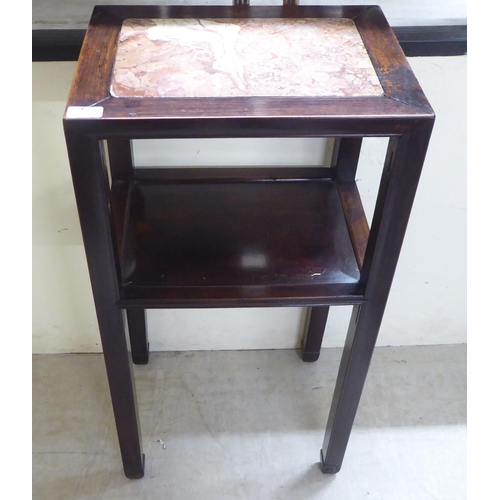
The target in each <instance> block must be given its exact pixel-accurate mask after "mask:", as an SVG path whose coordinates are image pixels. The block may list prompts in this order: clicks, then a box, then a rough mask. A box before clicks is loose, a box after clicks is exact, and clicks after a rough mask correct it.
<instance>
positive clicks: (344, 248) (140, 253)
mask: <svg viewBox="0 0 500 500" xmlns="http://www.w3.org/2000/svg"><path fill="white" fill-rule="evenodd" d="M127 207H128V208H127V211H126V213H127V214H128V216H127V217H126V223H125V228H124V230H123V241H124V244H123V250H122V278H123V283H122V298H121V300H120V305H121V306H123V307H144V308H153V307H162V308H164V307H176V308H177V307H245V306H265V305H269V306H271V305H274V306H278V305H320V304H323V305H326V304H352V303H359V302H361V301H363V296H362V293H361V292H362V291H361V289H360V285H359V277H360V276H359V269H358V263H357V260H356V255H355V252H354V251H353V245H352V242H351V236H352V234H350V229H349V228H348V224H347V222H346V216H345V214H344V208H343V206H342V201H341V197H340V195H339V190H338V189H337V185H336V183H334V182H332V181H331V180H324V179H322V180H318V179H315V180H309V181H304V180H300V181H299V180H279V181H262V182H211V183H208V182H201V181H200V182H197V181H195V182H190V183H178V182H160V183H157V182H151V181H135V182H134V183H133V184H132V185H131V186H130V188H129V190H128V201H127Z"/></svg>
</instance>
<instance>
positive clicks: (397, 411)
mask: <svg viewBox="0 0 500 500" xmlns="http://www.w3.org/2000/svg"><path fill="white" fill-rule="evenodd" d="M340 355H341V351H340V349H323V351H322V353H321V356H320V359H319V360H318V361H317V362H316V363H311V364H308V363H303V362H302V361H301V360H300V358H299V356H298V353H297V352H296V351H293V350H272V351H214V352H206V351H205V352H180V353H152V354H151V359H150V362H149V364H148V365H146V366H137V367H135V376H136V386H137V394H138V400H139V411H140V418H141V427H142V436H143V445H144V452H145V454H146V473H145V477H144V478H142V479H140V480H129V479H126V478H125V476H124V475H123V473H122V469H121V461H120V455H119V451H118V443H117V438H116V433H115V428H114V420H113V415H112V410H111V404H110V399H109V393H108V387H107V381H106V375H105V371H104V365H103V359H102V355H98V354H64V355H61V354H58V355H35V356H33V370H32V373H33V385H32V388H33V420H32V432H33V435H32V450H33V472H32V475H33V482H32V489H33V498H34V499H38V500H42V499H43V500H49V499H50V500H58V499H61V500H79V499H85V500H97V499H99V500H111V499H116V500H118V499H121V500H127V499H134V500H135V499H137V500H140V499H144V500H146V499H147V500H156V499H165V500H177V499H179V500H186V499H212V498H213V499H245V500H253V499H256V500H257V499H259V500H261V499H262V500H267V499H273V500H274V499H286V500H294V499H297V500H298V499H311V500H320V499H321V500H323V499H340V500H349V499H356V500H357V499H364V498H366V499H372V500H374V499H380V500H391V499H397V500H413V499H415V500H425V499H439V500H447V499H450V500H460V499H465V498H466V346H465V345H457V346H419V347H381V348H377V349H376V352H375V355H374V358H373V361H372V366H371V369H370V373H369V376H368V380H367V383H366V386H365V391H364V393H363V398H362V401H361V404H360V407H359V410H358V414H357V418H356V422H355V426H354V429H353V432H352V434H351V439H350V442H349V446H348V449H347V454H346V457H345V461H344V465H343V468H342V470H341V471H340V472H339V473H338V474H337V475H335V476H329V475H323V474H322V473H321V471H320V469H319V466H318V462H319V450H320V448H321V445H322V441H323V433H324V428H325V424H326V419H327V415H328V410H329V405H330V401H331V396H332V393H333V387H334V384H335V378H336V373H337V369H338V364H339V360H340Z"/></svg>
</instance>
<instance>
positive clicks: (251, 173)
mask: <svg viewBox="0 0 500 500" xmlns="http://www.w3.org/2000/svg"><path fill="white" fill-rule="evenodd" d="M134 177H135V179H136V180H139V181H148V180H149V181H154V182H172V183H203V182H207V183H209V182H214V181H216V182H247V181H248V182H258V181H305V180H325V181H326V180H330V178H331V171H330V169H329V168H328V167H234V168H233V167H203V168H192V167H187V168H184V167H175V168H148V167H141V168H139V169H136V171H135V174H134Z"/></svg>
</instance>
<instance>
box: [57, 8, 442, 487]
mask: <svg viewBox="0 0 500 500" xmlns="http://www.w3.org/2000/svg"><path fill="white" fill-rule="evenodd" d="M165 16H168V17H186V18H192V17H196V18H231V17H333V18H335V17H344V18H351V19H353V20H354V22H355V23H356V26H357V28H358V30H359V33H360V35H361V37H362V39H363V41H364V43H365V46H366V48H367V51H368V54H369V56H370V58H371V60H372V63H373V65H374V68H375V70H376V72H377V74H378V77H379V79H380V82H381V84H382V87H383V89H384V95H383V96H380V97H360V98H269V97H245V98H240V97H235V98H223V99H221V98H214V99H211V98H203V99H168V98H161V99H158V98H155V99H150V98H141V99H124V98H114V97H111V96H110V94H109V85H110V78H111V71H112V66H113V61H114V57H115V52H116V45H117V39H118V34H119V31H120V28H121V24H122V21H123V20H124V19H126V18H138V17H139V18H140V17H143V18H157V17H165ZM70 106H82V107H94V106H100V107H102V109H103V115H102V118H98V119H71V118H68V117H67V116H66V115H65V117H64V131H65V136H66V141H67V148H68V155H69V160H70V166H71V172H72V176H73V182H74V188H75V196H76V201H77V206H78V211H79V215H80V221H81V227H82V234H83V239H84V244H85V250H86V255H87V260H88V266H89V272H90V278H91V283H92V290H93V294H94V300H95V306H96V311H97V318H98V322H99V328H100V332H101V338H102V345H103V351H104V358H105V363H106V369H107V374H108V379H109V385H110V391H111V397H112V402H113V408H114V412H115V420H116V425H117V431H118V438H119V442H120V447H121V453H122V460H123V466H124V471H125V474H126V476H127V477H130V478H138V477H142V476H143V474H144V460H143V454H142V449H141V439H140V429H139V421H138V418H137V407H136V400H135V392H134V384H133V373H132V364H131V363H132V361H134V362H136V363H144V362H147V359H148V352H147V351H148V347H147V334H146V325H145V320H144V309H146V308H151V307H158V308H159V307H252V306H310V307H311V309H310V316H309V318H308V321H307V326H306V332H305V336H304V343H303V349H302V353H303V359H304V360H305V361H314V360H316V359H317V358H318V356H319V351H320V347H321V340H322V336H323V332H324V328H325V324H326V320H327V316H328V310H329V306H330V305H336V304H352V305H353V306H354V308H353V314H352V319H351V323H350V326H349V330H348V334H347V340H346V345H345V348H344V352H343V356H342V361H341V365H340V368H339V375H338V380H337V384H336V388H335V393H334V396H333V402H332V408H331V412H330V416H329V419H328V423H327V428H326V434H325V441H324V444H323V449H322V452H321V462H322V465H321V467H322V471H323V472H324V473H336V472H338V470H339V469H340V467H341V464H342V460H343V457H344V454H345V450H346V446H347V441H348V439H349V435H350V431H351V428H352V425H353V422H354V417H355V413H356V409H357V406H358V403H359V400H360V397H361V392H362V389H363V385H364V381H365V378H366V375H367V371H368V367H369V364H370V359H371V356H372V353H373V349H374V347H375V342H376V339H377V335H378V331H379V327H380V324H381V321H382V317H383V313H384V309H385V305H386V301H387V298H388V294H389V290H390V287H391V282H392V279H393V276H394V272H395V269H396V264H397V260H398V257H399V253H400V250H401V246H402V242H403V238H404V233H405V230H406V226H407V222H408V218H409V215H410V210H411V206H412V203H413V199H414V195H415V191H416V188H417V185H418V180H419V176H420V172H421V169H422V166H423V163H424V158H425V154H426V150H427V146H428V143H429V140H430V136H431V131H432V127H433V123H434V113H433V111H432V108H431V106H430V105H429V103H428V102H427V100H426V98H425V96H424V94H423V92H422V90H421V88H420V86H419V84H418V82H417V80H416V78H415V76H414V75H413V72H412V71H411V68H410V66H409V65H408V63H407V61H406V58H405V55H404V53H403V51H402V49H401V47H400V45H399V44H398V41H397V39H396V37H395V35H394V33H393V31H392V30H391V28H390V27H389V25H388V23H387V21H386V19H385V17H384V15H383V13H382V12H381V10H380V8H379V7H377V6H367V7H340V6H339V7H332V6H328V7H318V6H314V7H306V6H304V7H302V6H301V7H297V6H294V5H288V6H284V7H248V6H246V5H241V6H237V7H179V6H172V7H161V8H160V7H144V6H142V7H130V6H127V7H119V6H113V7H108V6H98V7H96V8H95V10H94V13H93V15H92V19H91V21H90V24H89V28H88V30H87V34H86V37H85V40H84V43H83V46H82V50H81V52H80V59H79V63H78V66H77V70H76V74H75V79H74V81H73V84H72V87H71V91H70V95H69V99H68V107H70ZM203 137H205V138H215V137H221V138H234V137H261V138H264V137H335V138H336V146H335V150H334V154H333V157H332V164H331V167H330V168H328V167H326V168H319V169H310V170H307V172H306V171H305V170H304V169H293V168H289V169H279V171H278V170H277V169H269V170H266V171H265V170H264V169H255V170H253V171H250V170H246V171H245V170H243V171H241V170H239V171H238V172H236V171H229V172H228V171H225V172H224V174H223V176H229V177H231V178H232V177H235V176H239V177H238V179H239V180H238V182H249V181H256V180H259V181H263V182H265V181H269V180H271V179H276V178H281V179H296V180H299V179H300V180H303V179H304V178H307V180H308V181H311V182H328V183H330V184H329V185H331V186H334V189H335V190H336V192H337V193H338V198H339V200H340V203H341V206H342V210H343V213H344V217H345V222H346V226H347V228H348V230H349V237H350V241H351V244H352V251H353V252H354V254H353V255H354V259H355V261H356V263H357V266H358V267H359V280H357V282H356V283H355V284H354V285H352V284H348V285H346V284H342V283H341V284H322V285H321V284H320V285H317V284H314V283H311V284H306V283H300V284H299V285H297V284H293V283H291V282H287V283H284V284H283V283H282V284H280V285H272V284H269V285H266V286H261V287H259V289H258V293H257V294H255V293H252V290H254V289H255V287H252V286H247V285H245V286H242V287H221V286H204V287H200V286H198V287H193V286H189V287H177V288H175V287H174V288H172V287H170V288H169V287H160V289H158V288H149V289H147V290H142V291H141V290H139V289H137V288H136V289H133V290H132V292H131V291H130V288H129V287H128V285H127V284H126V283H125V281H124V280H123V279H122V278H123V277H122V273H124V260H126V259H127V245H126V241H127V234H128V232H127V231H128V230H127V227H128V226H127V218H128V212H129V210H130V206H131V204H130V196H131V195H130V193H131V190H132V186H133V185H135V184H134V183H138V182H143V181H144V179H146V180H147V181H148V182H155V181H156V182H165V181H166V180H167V181H168V180H169V179H170V181H171V180H172V179H174V178H176V176H177V177H179V171H176V172H175V173H174V172H172V171H170V172H169V171H167V172H163V173H161V174H160V173H159V172H158V171H154V170H146V171H145V172H144V171H143V172H142V176H143V177H142V178H141V177H140V174H139V173H138V172H137V171H136V170H135V169H134V168H133V161H132V152H131V148H130V141H131V140H132V139H140V138H203ZM363 137H389V138H390V139H389V147H388V151H387V157H386V161H385V165H384V168H383V173H382V176H381V182H380V189H379V194H378V197H377V202H376V208H375V212H374V216H373V220H372V223H371V228H368V224H367V222H366V218H365V216H364V213H363V209H362V205H361V202H360V199H359V194H358V192H357V189H356V183H355V173H356V166H357V162H358V157H359V151H360V147H361V142H362V138H363ZM104 142H106V143H107V145H108V158H109V160H108V161H109V174H108V169H107V164H106V160H105V154H104V151H103V144H104ZM181 175H182V176H184V177H185V176H187V177H186V178H185V179H184V181H186V182H198V183H200V182H201V183H206V185H209V184H210V183H211V182H214V180H215V181H217V182H220V181H221V174H220V172H219V171H217V170H216V169H212V170H208V171H205V170H204V174H203V175H204V177H201V176H200V174H199V173H196V171H194V173H193V171H189V172H188V171H182V172H181ZM190 176H191V177H190ZM109 177H110V178H109ZM222 180H223V181H232V179H222ZM177 181H179V179H178V178H177ZM292 271H293V268H292ZM242 290H243V291H242ZM122 309H125V310H127V315H128V329H129V334H130V341H129V339H128V338H127V336H126V330H125V322H124V318H123V314H122ZM129 342H130V348H131V349H132V356H131V353H130V352H129ZM132 358H133V359H132Z"/></svg>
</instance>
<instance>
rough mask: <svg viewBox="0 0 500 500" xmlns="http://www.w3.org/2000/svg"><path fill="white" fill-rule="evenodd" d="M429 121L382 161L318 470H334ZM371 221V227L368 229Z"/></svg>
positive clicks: (342, 451)
mask: <svg viewBox="0 0 500 500" xmlns="http://www.w3.org/2000/svg"><path fill="white" fill-rule="evenodd" d="M432 127H433V122H432V121H427V122H424V123H422V124H421V126H420V127H418V128H416V129H415V131H414V132H413V133H412V134H407V135H404V136H401V137H400V138H399V139H394V140H393V141H392V144H390V145H389V152H388V157H389V158H390V159H389V160H388V161H387V162H386V171H387V174H388V173H390V174H391V182H388V183H387V185H386V186H385V188H384V189H383V191H382V192H381V193H380V194H379V197H378V199H377V206H376V209H375V214H374V222H373V224H372V230H371V233H370V239H369V245H370V246H369V248H368V249H367V252H370V263H369V265H367V264H366V262H365V265H364V266H363V270H362V272H363V273H366V275H364V277H363V278H364V281H365V282H366V290H365V296H366V299H367V302H366V303H365V304H362V305H358V306H355V307H354V308H353V313H352V317H351V322H350V325H349V330H348V333H347V339H346V344H345V347H344V351H343V354H342V359H341V363H340V367H339V373H338V377H337V382H336V386H335V392H334V395H333V401H332V406H331V409H330V415H329V417H328V422H327V427H326V432H325V439H324V443H323V448H322V452H321V457H322V470H323V472H324V473H330V474H333V473H336V472H338V471H339V470H340V468H341V465H342V461H343V459H344V455H345V452H346V448H347V443H348V441H349V436H350V433H351V429H352V425H353V423H354V418H355V416H356V410H357V408H358V405H359V401H360V399H361V394H362V391H363V386H364V383H365V380H366V376H367V373H368V368H369V365H370V361H371V357H372V354H373V350H374V348H375V344H376V341H377V335H378V332H379V329H380V325H381V323H382V318H383V315H384V310H385V306H386V303H387V299H388V296H389V291H390V288H391V284H392V280H393V277H394V272H395V270H396V265H397V261H398V258H399V253H400V251H401V247H402V244H403V239H404V234H405V231H406V226H407V223H408V219H409V216H410V211H411V206H412V204H413V200H414V197H415V192H416V189H417V185H418V180H419V178H420V173H421V170H422V166H423V163H424V159H425V154H426V151H427V146H428V144H429V140H430V135H431V132H432ZM374 227H375V228H376V229H375V230H374Z"/></svg>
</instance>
